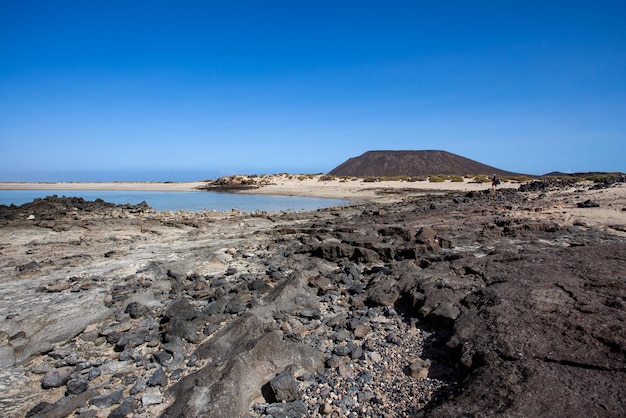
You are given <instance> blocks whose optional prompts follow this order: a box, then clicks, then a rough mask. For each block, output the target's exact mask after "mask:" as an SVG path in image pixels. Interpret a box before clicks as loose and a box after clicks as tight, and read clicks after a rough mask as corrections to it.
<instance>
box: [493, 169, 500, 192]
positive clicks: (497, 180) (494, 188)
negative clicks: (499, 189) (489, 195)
mask: <svg viewBox="0 0 626 418" xmlns="http://www.w3.org/2000/svg"><path fill="white" fill-rule="evenodd" d="M498 184H500V179H499V178H498V176H496V175H495V173H494V175H493V177H491V188H492V189H493V190H496V186H497V185H498Z"/></svg>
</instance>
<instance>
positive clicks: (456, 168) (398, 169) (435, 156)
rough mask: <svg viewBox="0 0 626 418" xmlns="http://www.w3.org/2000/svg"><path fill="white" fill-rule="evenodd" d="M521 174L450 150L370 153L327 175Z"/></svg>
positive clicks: (351, 160) (345, 163) (349, 161)
mask: <svg viewBox="0 0 626 418" xmlns="http://www.w3.org/2000/svg"><path fill="white" fill-rule="evenodd" d="M493 173H496V174H498V175H499V176H514V175H519V174H518V173H513V172H510V171H505V170H501V169H499V168H495V167H491V166H488V165H485V164H482V163H479V162H477V161H474V160H470V159H469V158H465V157H461V156H460V155H456V154H452V153H450V152H447V151H368V152H366V153H365V154H363V155H360V156H358V157H354V158H350V159H349V160H347V161H346V162H344V163H343V164H340V165H338V166H337V167H335V168H334V169H333V170H332V171H330V172H329V173H328V174H331V175H334V176H351V177H370V176H374V177H394V176H428V175H434V174H451V175H452V174H456V175H461V176H464V175H477V174H486V175H491V174H493Z"/></svg>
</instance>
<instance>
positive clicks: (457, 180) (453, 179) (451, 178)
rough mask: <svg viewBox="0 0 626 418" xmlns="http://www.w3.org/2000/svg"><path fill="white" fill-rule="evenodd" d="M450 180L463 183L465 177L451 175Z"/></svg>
mask: <svg viewBox="0 0 626 418" xmlns="http://www.w3.org/2000/svg"><path fill="white" fill-rule="evenodd" d="M450 181H452V182H454V183H463V181H464V180H463V177H461V176H450Z"/></svg>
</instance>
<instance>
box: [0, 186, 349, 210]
mask: <svg viewBox="0 0 626 418" xmlns="http://www.w3.org/2000/svg"><path fill="white" fill-rule="evenodd" d="M52 195H57V196H59V197H61V196H67V197H70V196H76V197H82V198H83V199H85V200H92V201H93V200H96V199H98V198H100V199H102V200H104V201H107V202H111V203H117V204H124V203H130V204H133V205H136V204H138V203H141V202H143V201H146V202H147V203H148V205H150V206H151V207H152V208H154V209H155V210H158V211H163V210H172V211H175V210H179V209H182V210H192V211H202V210H204V209H207V210H217V211H220V212H221V211H226V210H231V209H239V210H240V211H243V212H254V211H256V210H263V211H272V212H278V211H281V210H292V211H298V210H315V209H319V208H325V207H330V206H339V205H344V204H346V203H347V202H348V201H346V200H341V199H324V198H317V197H294V196H271V195H254V194H234V193H218V192H151V191H102V190H0V205H11V204H14V205H22V204H24V203H28V202H32V201H33V200H34V199H36V198H44V197H46V196H52Z"/></svg>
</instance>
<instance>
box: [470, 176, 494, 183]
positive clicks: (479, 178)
mask: <svg viewBox="0 0 626 418" xmlns="http://www.w3.org/2000/svg"><path fill="white" fill-rule="evenodd" d="M472 181H473V182H474V183H489V182H491V178H490V177H489V176H475V177H474V180H472Z"/></svg>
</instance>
